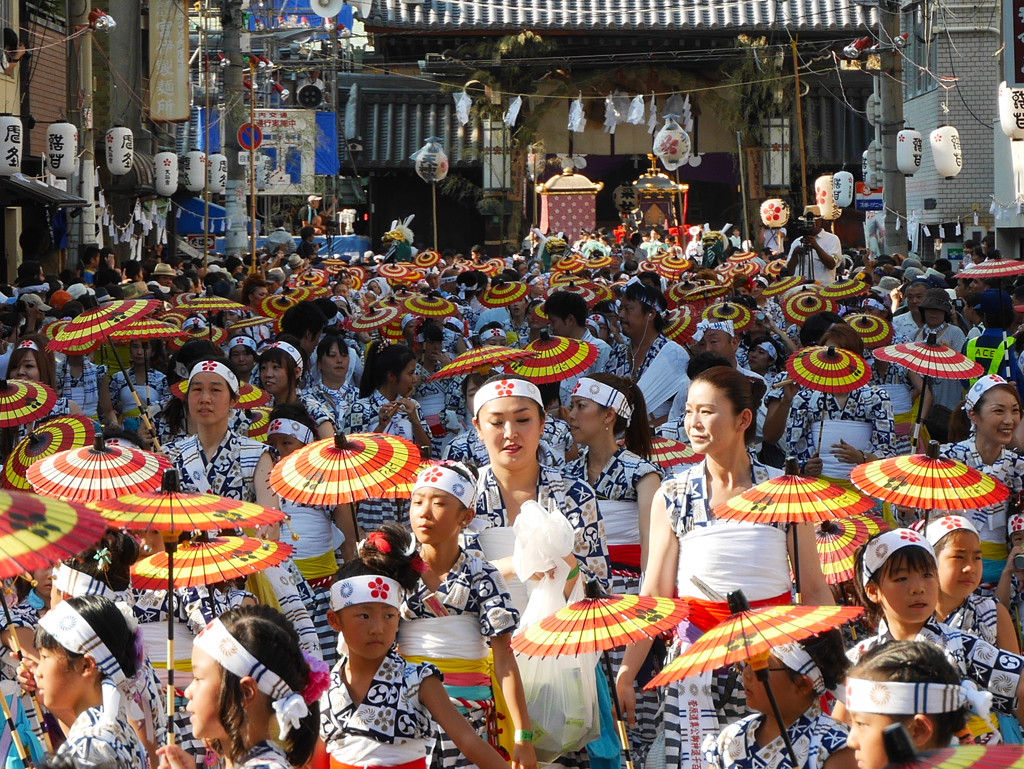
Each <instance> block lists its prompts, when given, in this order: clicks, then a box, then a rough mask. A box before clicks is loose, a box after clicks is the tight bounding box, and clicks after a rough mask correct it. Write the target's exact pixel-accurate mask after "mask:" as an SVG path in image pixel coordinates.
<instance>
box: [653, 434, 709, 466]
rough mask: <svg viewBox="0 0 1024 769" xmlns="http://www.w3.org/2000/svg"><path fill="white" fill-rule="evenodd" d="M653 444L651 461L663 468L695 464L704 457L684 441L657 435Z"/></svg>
mask: <svg viewBox="0 0 1024 769" xmlns="http://www.w3.org/2000/svg"><path fill="white" fill-rule="evenodd" d="M651 446H652V448H653V451H652V452H651V461H652V462H654V463H655V464H657V465H659V466H660V467H661V468H662V469H663V470H668V469H669V468H670V467H676V466H677V465H695V464H697V463H698V462H700V461H701V460H702V459H704V455H703V454H697V453H696V452H694V450H693V449H691V448H690V447H689V446H688V445H686V444H685V443H683V442H682V441H676V440H673V439H672V438H663V437H662V436H660V435H655V436H654V437H653V438H652V439H651Z"/></svg>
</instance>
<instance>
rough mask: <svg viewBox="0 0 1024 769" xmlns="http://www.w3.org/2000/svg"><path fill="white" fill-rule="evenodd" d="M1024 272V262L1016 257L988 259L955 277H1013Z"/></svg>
mask: <svg viewBox="0 0 1024 769" xmlns="http://www.w3.org/2000/svg"><path fill="white" fill-rule="evenodd" d="M1021 274H1024V262H1019V261H1017V260H1015V259H987V260H985V261H984V262H982V263H981V264H972V265H971V266H970V267H968V268H966V269H963V270H961V271H960V272H958V273H957V274H956V275H954V276H953V277H955V278H1012V277H1013V276H1014V275H1021Z"/></svg>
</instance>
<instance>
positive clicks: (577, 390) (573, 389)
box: [572, 382, 580, 395]
mask: <svg viewBox="0 0 1024 769" xmlns="http://www.w3.org/2000/svg"><path fill="white" fill-rule="evenodd" d="M579 391H580V383H579V382H577V383H576V386H575V387H574V388H572V394H573V395H575V394H576V393H578V392H579Z"/></svg>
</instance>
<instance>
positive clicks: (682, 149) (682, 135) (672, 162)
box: [653, 115, 690, 171]
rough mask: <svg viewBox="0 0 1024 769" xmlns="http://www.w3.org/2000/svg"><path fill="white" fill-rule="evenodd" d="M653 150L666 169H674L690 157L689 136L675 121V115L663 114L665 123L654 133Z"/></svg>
mask: <svg viewBox="0 0 1024 769" xmlns="http://www.w3.org/2000/svg"><path fill="white" fill-rule="evenodd" d="M653 151H654V154H655V155H657V157H658V160H660V161H661V164H662V165H663V166H665V169H666V170H668V171H675V170H676V169H677V168H679V166H681V165H682V164H683V163H685V162H686V161H687V160H689V159H690V136H689V134H687V133H686V131H684V130H683V129H682V127H680V125H679V123H677V122H676V116H675V115H666V116H665V125H663V126H662V127H661V130H660V131H658V133H656V134H655V135H654V150H653Z"/></svg>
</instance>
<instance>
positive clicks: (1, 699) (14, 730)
mask: <svg viewBox="0 0 1024 769" xmlns="http://www.w3.org/2000/svg"><path fill="white" fill-rule="evenodd" d="M0 706H3V712H4V718H6V719H7V728H8V729H10V730H11V738H12V739H13V740H14V746H15V747H16V748H17V749H18V758H20V759H21V765H22V767H23V769H30V768H31V766H32V763H31V762H30V761H29V758H28V751H27V750H25V746H24V744H22V742H21V735H20V734H18V727H17V726H15V724H14V716H12V715H11V709H10V708H9V707H8V705H7V696H6V695H5V694H3V693H2V692H0ZM41 725H42V724H40V726H41Z"/></svg>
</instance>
